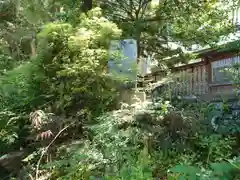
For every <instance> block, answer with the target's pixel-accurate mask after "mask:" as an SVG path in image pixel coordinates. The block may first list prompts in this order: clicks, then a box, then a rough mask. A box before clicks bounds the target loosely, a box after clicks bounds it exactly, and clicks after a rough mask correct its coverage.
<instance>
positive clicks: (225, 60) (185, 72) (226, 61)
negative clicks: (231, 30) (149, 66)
mask: <svg viewBox="0 0 240 180" xmlns="http://www.w3.org/2000/svg"><path fill="white" fill-rule="evenodd" d="M239 44H240V42H239V41H235V42H231V43H228V44H227V45H226V44H225V45H222V46H221V47H218V48H215V49H213V48H212V49H205V50H202V51H199V52H197V54H198V55H197V59H196V60H193V61H190V62H189V63H188V64H180V65H177V66H175V67H174V68H173V69H172V70H173V72H175V73H179V76H178V77H179V78H178V82H179V83H173V85H172V87H171V88H172V91H173V92H174V94H175V95H197V96H201V97H203V98H206V99H209V98H211V97H217V96H232V95H233V96H234V95H235V94H236V93H235V92H236V91H235V90H236V86H235V84H234V83H233V81H232V79H231V78H230V77H229V75H228V73H227V72H226V71H224V69H226V68H227V67H231V66H232V65H233V64H235V63H240V54H239V53H238V52H239V50H240V47H239Z"/></svg>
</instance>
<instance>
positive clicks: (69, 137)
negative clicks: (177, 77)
mask: <svg viewBox="0 0 240 180" xmlns="http://www.w3.org/2000/svg"><path fill="white" fill-rule="evenodd" d="M90 2H92V3H90ZM150 2H151V1H146V0H128V1H120V0H119V1H94V0H93V1H80V0H79V1H77V0H76V1H70V0H34V1H33V0H31V1H30V0H17V1H13V0H8V1H4V2H3V1H1V2H0V17H1V18H0V19H1V20H0V152H1V154H0V155H1V156H0V169H1V174H0V179H9V178H10V177H12V178H16V179H24V180H25V179H36V180H40V179H41V178H45V179H72V180H78V179H84V180H85V179H86V180H87V179H96V178H99V179H106V180H108V179H109V180H111V179H130V180H141V179H142V180H145V179H149V180H150V179H154V178H161V179H181V178H182V179H183V178H185V179H186V177H187V179H191V178H192V179H214V178H215V179H217V178H223V179H234V178H235V179H239V168H240V167H239V165H240V164H239V163H240V162H239V159H238V158H237V157H238V156H239V153H238V151H239V139H240V138H239V133H238V131H234V132H231V133H228V134H224V133H219V132H218V131H216V129H214V127H212V124H211V119H212V116H211V115H212V114H214V113H215V114H216V113H217V110H216V109H214V108H213V106H212V105H208V104H207V103H203V102H196V103H193V104H190V103H184V102H182V101H180V102H177V103H176V102H175V101H167V100H166V99H165V97H164V95H163V94H162V95H160V96H159V97H158V98H157V99H158V100H157V101H156V102H154V103H153V102H152V101H150V102H141V101H137V102H136V104H133V105H131V106H129V105H126V104H122V106H121V109H120V110H116V102H117V100H118V93H119V89H121V88H119V87H121V86H120V83H122V81H121V80H122V79H121V78H116V77H112V76H111V75H110V74H107V73H106V71H105V69H106V65H107V60H108V48H109V43H110V41H111V40H118V39H121V38H135V39H136V40H137V41H138V50H139V56H143V55H145V54H146V53H147V54H152V53H156V54H157V56H156V58H158V60H159V66H160V67H166V66H169V67H171V66H172V65H174V64H175V63H177V62H179V60H182V58H184V57H185V55H186V54H184V53H183V51H182V49H181V48H178V49H177V50H176V49H172V48H170V46H168V45H169V44H168V43H169V42H174V43H177V44H180V45H182V46H184V47H189V46H190V45H192V44H200V45H206V44H210V45H211V44H212V43H214V42H217V41H218V40H219V37H220V36H221V35H226V34H228V33H229V32H231V31H233V28H232V27H231V25H229V22H228V21H226V19H227V12H228V10H229V9H230V8H232V6H229V7H228V8H225V9H221V8H217V7H220V4H219V3H217V2H215V1H210V0H209V1H194V2H193V1H191V0H185V1H171V2H170V1H161V2H160V3H158V4H157V5H156V6H152V5H151V3H150ZM222 5H224V3H223V4H222ZM100 7H101V9H100ZM203 24H204V26H203ZM176 54H178V55H180V56H179V57H180V59H179V58H178V59H175V60H174V61H170V60H166V59H164V58H165V57H168V56H173V55H176ZM235 79H236V78H235ZM171 100H173V99H171ZM221 113H222V112H221ZM223 117H224V116H223ZM167 118H168V119H167ZM169 118H170V119H169ZM166 119H167V120H166ZM237 128H238V127H237Z"/></svg>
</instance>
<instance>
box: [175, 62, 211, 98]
mask: <svg viewBox="0 0 240 180" xmlns="http://www.w3.org/2000/svg"><path fill="white" fill-rule="evenodd" d="M171 89H172V91H173V93H174V95H203V94H207V93H208V92H209V88H208V65H206V64H196V65H194V66H186V67H185V68H180V69H178V73H177V80H176V82H174V83H173V84H172V85H171Z"/></svg>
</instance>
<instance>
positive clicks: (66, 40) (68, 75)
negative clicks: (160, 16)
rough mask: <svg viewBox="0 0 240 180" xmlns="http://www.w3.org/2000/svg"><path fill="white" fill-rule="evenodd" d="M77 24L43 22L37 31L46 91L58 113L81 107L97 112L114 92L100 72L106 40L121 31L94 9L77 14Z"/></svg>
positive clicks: (106, 55) (113, 37)
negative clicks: (44, 23)
mask: <svg viewBox="0 0 240 180" xmlns="http://www.w3.org/2000/svg"><path fill="white" fill-rule="evenodd" d="M80 20H81V22H80V24H78V25H77V26H76V27H73V26H72V25H71V24H68V23H60V22H54V23H49V24H46V25H45V26H44V27H43V29H42V31H41V32H40V33H39V34H38V40H39V45H38V47H39V53H38V54H39V55H38V61H39V62H40V68H41V69H42V71H43V72H44V74H45V76H46V77H47V79H46V81H45V87H46V91H47V93H48V94H49V95H50V96H52V97H54V99H52V101H54V103H53V106H55V109H56V110H58V111H59V112H61V113H65V112H68V113H71V111H72V112H73V113H72V114H75V112H77V111H79V110H81V109H83V108H85V109H88V110H91V111H92V112H94V111H95V112H96V111H97V112H99V111H100V112H101V111H102V109H104V108H105V107H106V106H108V105H109V104H111V102H112V100H113V99H114V96H115V95H116V92H115V89H114V88H113V87H114V86H113V85H112V84H114V82H112V81H111V78H110V77H109V76H108V75H107V74H106V73H105V72H104V68H105V67H106V64H107V59H108V53H107V51H108V46H109V43H110V40H112V39H117V38H119V37H120V35H121V30H120V29H118V27H117V26H116V25H115V24H113V23H112V22H110V21H108V20H107V19H105V18H103V17H102V16H101V11H100V9H98V8H96V9H94V10H92V11H90V12H89V13H88V16H85V15H82V16H81V17H80Z"/></svg>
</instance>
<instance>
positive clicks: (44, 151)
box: [35, 121, 76, 180]
mask: <svg viewBox="0 0 240 180" xmlns="http://www.w3.org/2000/svg"><path fill="white" fill-rule="evenodd" d="M75 122H76V121H73V122H72V123H70V124H69V125H67V126H66V127H65V128H63V129H62V130H61V131H59V132H58V133H57V135H56V136H55V137H54V138H53V140H52V141H51V142H50V143H49V144H48V146H47V147H45V148H44V150H43V151H42V153H41V156H40V158H39V160H38V162H37V166H36V174H35V180H38V170H39V166H40V163H41V160H42V158H43V156H44V154H45V153H46V152H47V151H48V149H49V147H50V146H51V145H52V144H53V143H54V141H55V140H56V139H57V138H58V137H59V136H60V134H61V133H62V132H63V131H65V130H66V129H67V128H69V127H70V126H72V125H73V124H74V123H75Z"/></svg>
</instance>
